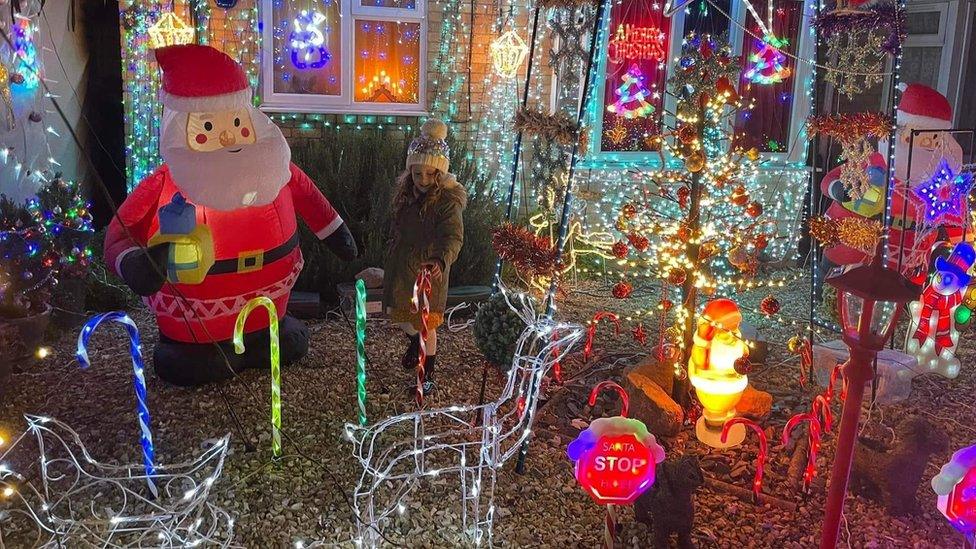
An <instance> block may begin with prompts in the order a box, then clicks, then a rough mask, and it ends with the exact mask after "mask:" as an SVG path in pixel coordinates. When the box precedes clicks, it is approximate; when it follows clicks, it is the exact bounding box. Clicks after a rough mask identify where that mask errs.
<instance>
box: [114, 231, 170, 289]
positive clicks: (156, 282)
mask: <svg viewBox="0 0 976 549" xmlns="http://www.w3.org/2000/svg"><path fill="white" fill-rule="evenodd" d="M167 257H169V244H168V243H165V244H157V245H156V246H151V247H149V248H143V249H139V250H135V251H131V252H129V253H127V254H125V256H123V257H122V261H121V263H119V274H121V275H122V280H125V283H126V285H128V286H129V287H130V288H132V291H133V292H135V293H136V294H138V295H140V296H144V297H145V296H150V295H152V294H154V293H156V292H158V291H159V289H160V288H162V287H163V283H164V282H166V259H167ZM153 263H155V265H153Z"/></svg>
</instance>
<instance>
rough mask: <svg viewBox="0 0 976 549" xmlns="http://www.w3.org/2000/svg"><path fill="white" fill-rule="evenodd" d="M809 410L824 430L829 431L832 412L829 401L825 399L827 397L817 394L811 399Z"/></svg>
mask: <svg viewBox="0 0 976 549" xmlns="http://www.w3.org/2000/svg"><path fill="white" fill-rule="evenodd" d="M810 411H811V412H812V413H813V415H814V416H815V417H816V418H817V419H819V420H820V423H821V424H822V425H823V430H824V432H825V433H829V432H830V428H831V426H832V425H833V424H834V413H833V412H832V411H831V410H830V401H829V400H827V397H826V396H824V395H817V398H815V399H813V407H812V409H811V410H810Z"/></svg>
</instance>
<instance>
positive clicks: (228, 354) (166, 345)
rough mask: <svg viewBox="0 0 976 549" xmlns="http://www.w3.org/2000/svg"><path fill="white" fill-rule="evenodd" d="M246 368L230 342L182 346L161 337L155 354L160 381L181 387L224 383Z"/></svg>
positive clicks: (155, 363)
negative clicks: (216, 382) (217, 382)
mask: <svg viewBox="0 0 976 549" xmlns="http://www.w3.org/2000/svg"><path fill="white" fill-rule="evenodd" d="M243 369H244V365H243V361H242V360H241V356H240V355H238V354H235V353H234V345H233V343H231V342H229V341H223V342H220V343H216V344H214V343H183V342H181V341H174V340H172V339H169V338H168V337H166V336H164V335H163V334H159V343H157V344H156V349H155V350H154V351H153V370H154V371H155V372H156V375H157V376H159V378H160V379H162V380H163V381H166V382H168V383H172V384H173V385H178V386H180V387H194V386H197V385H204V384H207V383H213V382H215V381H223V380H225V379H230V378H232V377H234V376H235V375H236V374H237V373H238V372H240V371H241V370H243Z"/></svg>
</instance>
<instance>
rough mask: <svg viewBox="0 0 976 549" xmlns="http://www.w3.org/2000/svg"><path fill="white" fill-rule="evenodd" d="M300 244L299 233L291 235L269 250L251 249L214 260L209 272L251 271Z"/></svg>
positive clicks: (276, 258) (276, 259)
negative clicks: (232, 257)
mask: <svg viewBox="0 0 976 549" xmlns="http://www.w3.org/2000/svg"><path fill="white" fill-rule="evenodd" d="M296 246H298V233H297V232H296V233H295V234H293V235H291V238H289V239H288V240H286V241H285V243H284V244H281V245H280V246H275V247H274V248H271V249H270V250H268V251H264V250H250V251H246V252H241V253H239V254H237V259H218V260H217V261H215V262H214V264H213V266H212V267H210V270H209V271H207V274H212V275H213V274H231V273H249V272H251V271H257V270H260V269H261V268H262V267H264V266H265V265H267V264H268V263H271V262H274V261H278V260H279V259H281V258H283V257H285V256H286V255H288V254H290V253H291V251H292V250H294V249H295V247H296Z"/></svg>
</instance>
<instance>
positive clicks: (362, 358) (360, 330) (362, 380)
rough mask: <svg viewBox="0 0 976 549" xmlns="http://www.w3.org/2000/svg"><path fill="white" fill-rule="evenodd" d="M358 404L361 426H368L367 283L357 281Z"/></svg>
mask: <svg viewBox="0 0 976 549" xmlns="http://www.w3.org/2000/svg"><path fill="white" fill-rule="evenodd" d="M356 403H357V404H358V405H359V424H360V425H366V283H365V282H363V281H362V279H360V280H357V281H356Z"/></svg>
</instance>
